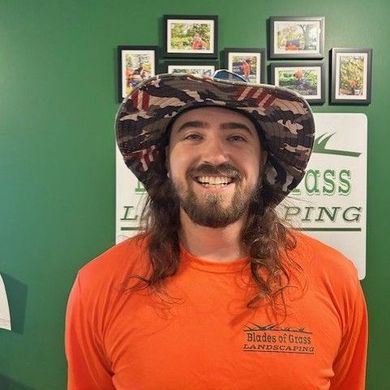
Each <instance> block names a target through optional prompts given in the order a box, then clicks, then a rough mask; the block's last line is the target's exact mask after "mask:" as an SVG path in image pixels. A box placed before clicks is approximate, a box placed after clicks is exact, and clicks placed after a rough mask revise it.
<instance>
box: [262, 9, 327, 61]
mask: <svg viewBox="0 0 390 390" xmlns="http://www.w3.org/2000/svg"><path fill="white" fill-rule="evenodd" d="M269 23H270V28H269V31H270V33H269V38H270V39H269V40H270V51H269V56H270V58H271V59H322V58H324V47H325V17H324V16H302V17H299V16H294V17H293V16H272V17H271V18H270V19H269ZM305 26H306V28H304V27H305ZM309 27H310V29H309V32H308V28H309ZM287 33H288V34H289V36H287ZM309 33H310V34H309Z"/></svg>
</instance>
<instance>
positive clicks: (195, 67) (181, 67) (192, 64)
mask: <svg viewBox="0 0 390 390" xmlns="http://www.w3.org/2000/svg"><path fill="white" fill-rule="evenodd" d="M172 68H176V69H177V70H178V71H177V72H175V73H192V74H196V75H199V76H208V77H212V76H213V74H214V72H215V71H216V70H217V69H218V68H219V61H217V60H191V59H187V60H183V59H177V60H173V59H172V60H169V61H164V72H165V73H172V71H173V70H174V69H172ZM202 68H203V72H202Z"/></svg>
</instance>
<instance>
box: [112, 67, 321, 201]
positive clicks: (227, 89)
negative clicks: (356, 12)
mask: <svg viewBox="0 0 390 390" xmlns="http://www.w3.org/2000/svg"><path fill="white" fill-rule="evenodd" d="M203 106H218V107H225V108H230V109H233V110H236V111H237V110H238V111H241V112H242V113H244V114H246V115H247V116H249V117H250V118H251V119H252V120H253V121H254V123H256V124H257V128H258V129H261V130H259V131H261V133H262V134H260V139H261V140H262V143H263V147H264V148H265V150H267V152H268V159H267V162H266V165H265V167H264V177H263V180H264V181H265V182H267V183H268V184H269V185H271V186H272V187H274V188H275V189H276V190H278V191H281V193H282V194H283V195H284V196H285V195H287V194H288V193H289V192H290V191H291V190H292V189H293V188H295V187H296V186H297V185H298V183H299V182H300V181H301V180H302V178H303V176H304V173H305V168H306V165H307V163H308V160H309V158H310V154H311V151H312V147H313V141H314V119H313V114H312V112H311V109H310V107H309V105H308V103H307V102H306V101H305V100H304V99H303V98H302V97H301V96H299V95H298V94H295V93H294V92H292V91H290V90H287V89H284V88H279V87H274V86H271V85H253V84H246V83H243V82H232V81H222V80H215V79H211V78H206V77H199V76H195V75H190V74H180V75H179V74H177V75H173V74H164V75H158V76H155V77H152V78H150V79H148V80H146V81H144V82H143V83H141V84H139V85H138V86H137V87H136V88H135V89H134V90H133V91H132V92H131V94H130V95H129V96H128V97H127V98H126V99H125V100H124V101H123V103H122V104H121V106H120V108H119V111H118V113H117V116H116V120H115V128H116V137H117V143H118V147H119V150H120V151H121V153H122V155H123V158H124V161H125V163H126V165H127V167H128V168H129V169H130V170H131V171H132V172H133V173H134V174H135V176H136V177H137V178H138V179H139V180H140V181H141V182H142V183H143V185H144V186H145V188H146V190H148V187H149V185H151V183H152V178H153V176H154V175H155V174H156V172H157V171H159V172H161V167H162V165H164V164H165V146H166V144H167V134H166V132H167V128H168V127H169V125H170V123H171V122H172V118H174V117H175V116H176V115H178V114H180V113H181V112H183V111H185V110H187V109H189V108H195V107H203ZM164 166H165V165H164Z"/></svg>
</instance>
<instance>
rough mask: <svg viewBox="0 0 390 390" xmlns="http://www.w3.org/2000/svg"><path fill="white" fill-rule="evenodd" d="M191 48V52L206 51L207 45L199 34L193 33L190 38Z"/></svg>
mask: <svg viewBox="0 0 390 390" xmlns="http://www.w3.org/2000/svg"><path fill="white" fill-rule="evenodd" d="M191 47H192V49H193V50H204V49H207V43H206V42H205V41H204V40H203V39H202V37H201V36H200V34H199V33H195V34H194V36H193V37H192V42H191Z"/></svg>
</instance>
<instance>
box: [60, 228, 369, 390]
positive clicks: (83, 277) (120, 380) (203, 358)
mask: <svg viewBox="0 0 390 390" xmlns="http://www.w3.org/2000/svg"><path fill="white" fill-rule="evenodd" d="M297 238H298V246H297V248H296V249H295V250H294V252H293V253H292V255H293V258H294V259H295V261H296V262H297V263H298V264H299V265H300V266H301V268H302V271H301V272H300V273H299V276H298V277H297V278H296V280H295V282H294V280H292V281H291V284H292V285H295V287H291V288H287V289H286V290H285V298H286V309H287V316H286V317H285V319H284V320H283V322H281V323H280V322H279V323H278V322H277V321H276V320H275V318H274V316H273V315H272V311H270V310H269V307H267V306H265V305H260V306H259V307H258V308H256V309H250V308H247V307H246V304H247V302H248V300H249V299H250V298H251V297H252V296H253V289H252V287H250V286H249V285H250V280H251V279H250V276H249V274H250V272H249V270H248V267H247V265H248V260H247V259H238V260H237V261H235V262H231V263H221V262H210V261H204V260H202V259H199V258H196V257H194V256H192V255H191V254H189V253H188V252H186V251H185V250H184V249H182V251H181V259H180V268H179V270H178V272H177V274H176V275H175V276H173V277H171V278H169V280H167V283H166V289H167V294H168V295H158V294H156V293H153V292H152V291H149V290H148V289H143V290H138V291H133V290H129V289H127V290H126V289H124V287H126V286H128V285H129V284H128V283H129V282H131V281H132V280H133V279H130V278H129V276H131V275H139V274H144V273H145V270H146V269H147V267H148V263H147V255H146V248H145V239H137V238H135V239H130V240H127V241H125V242H123V243H121V244H119V245H117V246H115V247H113V248H112V249H110V250H108V251H107V252H105V253H103V254H102V255H101V256H99V257H98V258H97V259H95V260H93V261H91V262H90V263H88V264H87V265H86V266H84V267H83V268H82V269H81V271H80V272H79V274H78V276H77V279H76V281H75V284H74V286H73V289H72V292H71V295H70V298H69V303H68V309H67V319H66V355H67V359H68V367H69V370H68V371H69V375H68V389H70V390H84V389H85V390H92V389H107V390H108V389H122V390H129V389H132V390H138V389H139V390H141V389H142V390H152V389H153V390H170V389H172V390H173V389H174V390H177V389H189V390H197V389H199V390H205V389H224V390H228V389H235V390H243V389H265V390H273V389H274V390H287V389H288V390H292V389H300V390H305V389H310V390H313V389H333V390H335V389H340V390H361V389H364V387H365V385H364V383H365V365H366V346H367V313H366V306H365V302H364V298H363V294H362V290H361V288H360V284H359V281H358V279H357V276H356V270H355V268H354V266H353V265H352V263H351V262H350V261H348V260H346V259H345V258H344V257H343V256H342V255H341V254H340V253H338V252H337V251H335V250H334V249H332V248H330V247H327V246H325V245H324V244H321V243H320V242H318V241H316V240H313V239H311V238H308V237H307V236H303V235H298V236H297ZM293 279H294V278H293ZM298 286H301V287H300V288H299V287H298Z"/></svg>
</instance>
